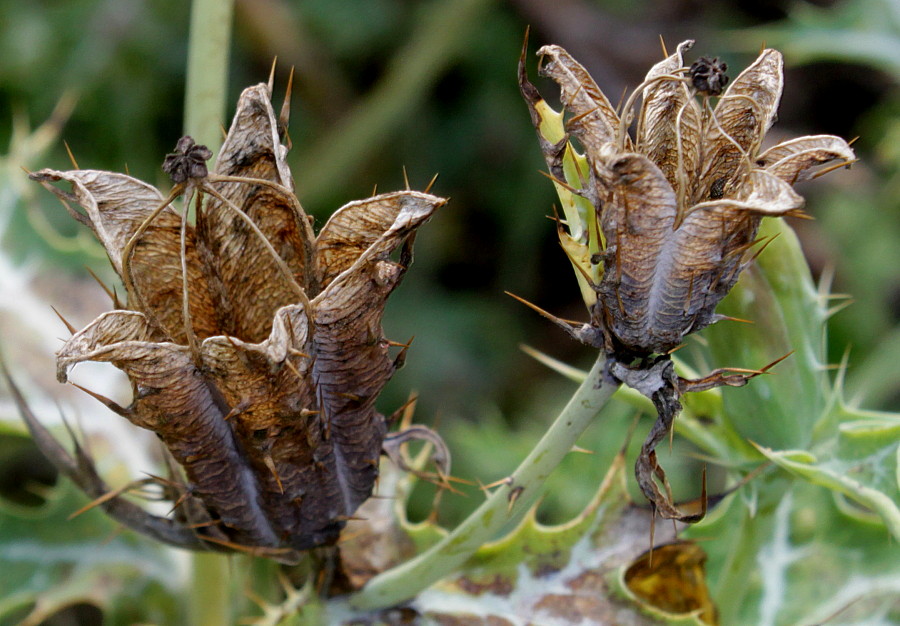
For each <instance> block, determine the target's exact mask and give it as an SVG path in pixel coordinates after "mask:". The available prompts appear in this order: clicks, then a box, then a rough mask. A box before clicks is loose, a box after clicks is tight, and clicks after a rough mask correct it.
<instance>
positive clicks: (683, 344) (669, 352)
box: [666, 343, 687, 354]
mask: <svg viewBox="0 0 900 626" xmlns="http://www.w3.org/2000/svg"><path fill="white" fill-rule="evenodd" d="M686 345H687V344H686V343H680V344H678V345H677V346H675V347H674V348H672V349H671V350H669V351H668V352H666V354H675V353H676V352H678V351H679V350H681V349H682V348H684V347H685V346H686Z"/></svg>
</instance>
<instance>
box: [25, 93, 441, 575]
mask: <svg viewBox="0 0 900 626" xmlns="http://www.w3.org/2000/svg"><path fill="white" fill-rule="evenodd" d="M270 97H271V86H267V85H265V84H261V85H257V86H255V87H250V88H248V89H246V90H245V91H244V92H243V94H242V95H241V98H240V101H239V103H238V107H237V112H236V114H235V117H234V121H233V122H232V125H231V130H230V131H229V133H228V136H227V138H226V139H225V143H224V145H223V147H222V150H221V153H220V155H219V157H218V160H217V162H216V166H215V169H214V173H212V174H208V173H207V170H206V164H205V161H206V159H208V158H209V157H210V156H211V155H210V151H209V150H208V149H207V148H205V147H204V146H198V145H196V144H195V143H194V141H193V140H192V139H191V138H190V137H184V138H182V139H181V140H180V141H179V142H178V146H177V148H176V151H175V153H173V154H170V155H168V156H167V157H166V160H165V164H164V166H163V167H164V169H165V170H166V172H167V173H169V174H170V175H171V177H172V180H173V181H175V182H176V183H177V184H176V186H175V188H174V189H173V190H172V192H171V193H170V194H168V197H164V196H163V194H161V193H160V192H159V191H157V190H156V189H154V188H153V187H151V186H150V185H147V184H145V183H143V182H141V181H139V180H136V179H134V178H131V177H130V176H126V175H123V174H118V173H113V172H103V171H95V170H74V171H68V172H63V171H56V170H50V169H45V170H41V171H39V172H35V173H34V174H32V175H31V178H32V179H33V180H36V181H39V182H41V183H43V184H44V186H45V187H47V188H48V189H50V190H51V191H52V192H53V193H55V194H56V195H57V196H58V197H59V198H60V199H61V200H62V202H63V204H64V205H65V206H66V208H67V209H68V211H69V212H70V213H71V215H72V216H73V217H74V218H75V219H77V220H78V221H80V222H81V223H83V224H85V225H87V226H89V227H90V228H91V229H93V231H94V232H95V234H96V235H97V237H98V238H99V239H100V241H101V243H102V244H103V245H104V247H105V248H106V252H107V254H108V256H109V259H110V261H111V262H112V265H113V267H114V268H115V270H116V272H117V273H118V274H119V276H120V277H121V278H122V281H123V283H124V285H125V291H126V297H127V302H126V303H125V304H124V305H122V304H120V303H118V301H116V303H115V304H116V310H113V311H110V312H107V313H104V314H103V315H101V316H100V317H98V318H97V319H96V320H94V321H93V322H91V323H90V324H89V325H88V326H87V327H86V328H84V329H83V330H80V331H78V332H76V333H74V335H73V336H72V337H71V338H70V339H69V340H68V341H67V342H66V343H65V345H64V346H63V347H62V349H60V351H59V352H58V355H57V358H58V361H57V363H58V377H59V379H60V380H61V381H65V380H66V379H67V376H68V372H69V369H70V368H71V367H72V366H73V365H75V364H77V363H79V362H82V361H108V362H111V363H113V364H114V365H115V366H116V367H118V368H119V369H121V370H123V371H124V372H125V373H126V374H127V375H128V377H129V379H130V381H131V384H132V389H133V392H134V398H133V401H132V403H131V405H130V406H128V407H122V406H119V405H117V404H115V403H114V402H113V401H111V400H108V399H106V398H102V397H99V396H96V397H98V398H99V399H100V400H101V401H103V402H104V403H105V404H106V405H107V406H108V407H110V408H112V409H113V410H114V411H116V412H117V413H119V414H120V415H122V416H124V417H126V418H127V419H129V420H130V421H131V422H132V423H134V424H136V425H138V426H141V427H143V428H146V429H149V430H151V431H153V432H155V433H156V434H157V435H158V436H159V438H160V439H161V440H162V442H163V444H164V445H165V447H166V449H167V450H168V453H170V455H171V459H172V460H174V461H175V462H176V463H172V464H171V467H172V476H171V477H170V478H169V479H165V480H164V479H159V481H158V482H159V484H160V485H161V486H162V487H163V490H164V492H165V494H166V496H167V497H168V498H169V499H171V500H172V501H174V518H161V517H157V516H153V515H150V514H148V513H146V512H144V511H143V510H141V509H138V508H137V507H135V506H134V505H132V504H131V503H129V502H128V501H126V500H122V499H121V498H118V497H115V498H109V497H108V496H107V495H104V494H105V493H106V492H107V491H108V490H107V489H106V488H105V486H104V485H103V483H102V481H101V480H100V478H99V477H98V476H97V474H96V472H95V471H94V469H93V465H92V464H91V462H90V459H88V458H87V457H86V455H85V454H84V453H83V451H82V450H81V449H80V448H76V456H77V459H76V460H74V461H73V460H72V458H71V457H69V456H68V454H67V453H66V452H65V451H64V450H63V449H62V448H61V447H60V446H59V445H58V444H56V443H55V442H54V441H52V439H50V437H49V435H48V434H47V433H46V431H44V430H42V429H41V428H40V426H39V424H37V422H36V421H35V420H34V419H33V418H31V419H28V421H29V426H30V427H31V428H32V431H33V432H35V438H36V440H37V441H38V443H39V444H40V445H42V447H43V448H44V450H45V452H47V453H48V455H49V456H51V458H52V459H53V460H54V461H55V462H56V463H57V465H58V466H60V467H61V468H63V470H64V471H65V472H66V473H68V474H69V475H71V476H72V478H73V479H75V481H76V482H78V483H79V484H80V485H81V486H82V487H83V488H84V489H85V490H86V491H88V493H89V494H90V495H92V496H94V497H97V498H98V500H99V501H100V502H102V505H103V506H104V508H106V509H107V511H109V512H110V513H111V514H112V515H113V516H115V517H116V518H117V519H119V520H120V521H122V522H123V523H125V524H127V525H129V526H131V527H133V528H136V529H137V530H140V531H142V532H145V533H147V534H150V535H152V536H154V537H156V538H159V539H162V540H164V541H167V542H169V543H172V544H174V545H178V546H182V547H188V548H193V549H221V550H249V551H252V552H253V553H255V554H260V555H263V556H269V557H272V558H276V559H279V560H281V561H284V562H294V561H296V560H297V558H299V551H301V550H305V549H308V548H311V547H315V546H321V545H327V544H331V543H333V542H334V541H335V540H336V539H337V537H338V534H339V532H340V530H341V528H342V527H343V525H344V523H345V520H347V519H348V518H349V517H350V516H352V515H353V514H354V512H355V511H356V509H357V507H359V505H360V504H361V503H362V502H363V501H364V500H366V499H367V498H368V497H369V495H370V494H371V492H372V488H373V484H374V482H375V479H376V477H377V475H378V462H379V457H380V455H381V453H382V450H383V448H385V447H387V448H388V450H387V451H389V452H392V453H393V456H395V457H396V456H397V455H396V450H393V449H392V447H396V446H397V445H399V443H401V442H402V441H404V440H405V439H407V438H409V437H418V438H423V437H424V438H428V439H430V440H432V441H433V442H434V443H436V444H437V445H438V446H442V444H441V442H440V441H439V439H438V438H437V437H436V436H435V435H434V434H433V433H430V431H427V429H424V428H423V427H416V428H415V430H414V432H412V433H411V434H409V435H406V434H403V433H399V434H395V435H391V436H388V435H387V434H386V431H387V425H388V424H387V420H386V419H385V417H384V416H383V415H381V414H380V413H378V412H377V411H376V409H375V400H376V398H377V397H378V394H379V392H380V391H381V389H382V388H383V387H384V385H385V384H386V383H387V381H388V380H389V379H390V377H391V376H392V374H393V373H394V371H395V370H396V368H397V367H399V366H400V364H401V363H402V361H403V356H404V352H405V347H404V348H403V350H401V351H400V352H399V354H392V351H393V350H394V348H392V346H398V345H400V344H396V343H394V342H391V341H388V340H387V339H386V338H385V337H384V334H383V330H382V328H381V317H382V314H383V311H384V306H385V302H386V300H387V297H388V296H389V295H390V294H391V292H392V291H393V290H394V288H395V287H397V285H398V284H399V283H400V281H401V279H402V277H403V275H404V274H405V272H406V270H407V268H408V267H409V264H410V262H411V260H412V242H413V237H414V234H415V231H416V229H417V228H418V227H419V226H421V225H422V224H423V223H425V222H426V221H427V220H428V219H429V218H430V217H431V215H432V213H433V212H434V211H435V210H436V209H437V208H438V207H440V206H441V205H443V204H444V203H445V200H444V199H442V198H439V197H436V196H433V195H430V194H428V193H427V192H426V193H420V192H416V191H408V190H407V191H400V192H395V193H385V194H381V195H378V196H375V197H372V198H368V199H365V200H360V201H356V202H351V203H350V204H348V205H346V206H344V207H343V208H341V209H340V210H338V211H337V212H336V213H335V214H334V215H333V216H332V218H331V219H330V220H329V221H328V223H327V224H325V226H324V227H323V228H322V229H321V231H320V232H319V234H318V236H315V235H314V233H313V230H312V226H311V219H310V218H309V217H308V216H307V215H306V214H305V213H304V211H303V209H302V208H301V206H300V203H299V201H298V200H297V197H296V195H295V194H294V184H293V180H292V178H291V174H290V170H289V169H288V165H287V163H286V161H285V157H286V154H287V147H286V146H285V145H283V144H282V139H283V136H282V135H283V133H284V129H285V128H286V125H287V116H286V114H285V113H282V119H281V120H277V121H276V117H275V114H274V111H273V108H272V104H271V102H270ZM58 181H64V182H67V183H69V184H70V185H71V191H67V190H64V189H61V188H59V187H58V186H56V185H54V184H52V183H56V182H58ZM180 194H184V206H183V208H182V211H181V212H180V213H179V211H177V210H176V209H175V208H174V207H173V205H172V204H171V203H172V201H173V200H174V199H175V198H176V197H177V196H178V195H180ZM72 203H74V204H78V205H80V206H81V207H82V208H83V212H81V211H77V210H76V209H74V208H72V207H71V204H72ZM192 203H193V206H194V207H195V210H196V225H193V224H191V223H190V222H189V221H188V219H187V209H188V207H189V206H191V204H192ZM395 250H399V255H398V256H397V257H396V258H393V259H392V257H391V255H392V253H393V252H394V251H395ZM440 452H441V454H442V455H443V456H442V458H448V457H446V450H444V449H443V448H442V447H441V448H440ZM179 466H180V467H179ZM442 469H443V470H444V471H446V470H447V468H446V467H443V468H442ZM101 496H102V498H101Z"/></svg>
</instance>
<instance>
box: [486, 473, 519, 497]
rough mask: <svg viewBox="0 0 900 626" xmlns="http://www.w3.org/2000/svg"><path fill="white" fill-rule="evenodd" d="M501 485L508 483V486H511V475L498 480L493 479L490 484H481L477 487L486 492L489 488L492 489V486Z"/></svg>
mask: <svg viewBox="0 0 900 626" xmlns="http://www.w3.org/2000/svg"><path fill="white" fill-rule="evenodd" d="M501 485H509V486H510V487H512V486H513V477H512V476H507V477H505V478H501V479H500V480H495V481H494V482H492V483H490V484H487V485H481V486H480V487H479V489H481V490H482V491H484V492H485V493H486V492H487V491H488V490H489V489H493V488H494V487H499V486H501Z"/></svg>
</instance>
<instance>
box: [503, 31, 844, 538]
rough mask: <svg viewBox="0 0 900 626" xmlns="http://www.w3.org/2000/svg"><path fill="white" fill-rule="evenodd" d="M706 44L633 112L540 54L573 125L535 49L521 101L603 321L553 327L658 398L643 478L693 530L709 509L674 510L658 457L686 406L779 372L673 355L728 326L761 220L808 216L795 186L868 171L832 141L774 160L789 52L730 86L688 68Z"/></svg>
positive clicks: (658, 502) (660, 505)
mask: <svg viewBox="0 0 900 626" xmlns="http://www.w3.org/2000/svg"><path fill="white" fill-rule="evenodd" d="M693 43H694V42H693V41H690V40H689V41H685V42H683V43H681V44H680V45H679V46H678V48H677V50H676V52H675V53H674V54H672V55H670V56H667V57H666V58H665V59H664V60H662V61H660V62H659V63H657V64H656V65H655V66H653V67H652V68H651V69H650V71H649V73H648V74H647V77H646V79H645V81H644V82H643V83H642V84H641V85H640V86H639V87H638V88H637V89H636V90H635V91H634V93H633V94H632V95H631V96H630V97H629V98H628V99H627V100H626V102H625V105H624V107H623V108H622V111H621V113H618V112H616V110H615V109H614V108H613V107H612V106H611V105H610V102H609V100H608V99H607V98H606V96H604V94H603V92H602V91H600V89H599V88H598V87H597V85H596V84H595V82H594V80H593V79H592V78H591V76H590V75H589V74H588V72H587V71H586V70H585V69H584V68H583V67H582V66H581V65H580V64H579V63H578V62H577V61H576V60H575V59H573V58H572V57H571V56H570V55H569V53H568V52H566V51H565V50H564V49H562V48H560V47H559V46H554V45H551V46H544V47H543V48H541V49H540V50H539V51H538V55H539V56H540V57H541V66H540V68H539V73H540V74H541V75H543V76H546V77H549V78H551V79H553V80H554V81H555V82H557V83H558V84H559V86H560V89H561V95H560V98H561V101H562V105H563V109H564V110H563V111H562V112H557V111H555V110H553V109H552V108H551V107H550V106H549V105H548V104H547V103H546V102H545V101H544V99H543V98H542V97H541V95H540V93H539V92H538V90H537V88H536V87H535V86H534V85H533V84H532V83H531V82H529V80H528V77H527V73H526V71H525V51H524V50H523V54H522V58H521V60H520V64H519V85H520V88H521V92H522V95H523V96H524V98H525V100H526V102H527V104H528V106H529V109H530V112H531V118H532V121H533V123H534V126H535V128H536V129H537V131H538V138H539V141H540V145H541V149H542V152H543V154H544V157H545V160H546V162H547V165H548V167H549V170H550V176H551V178H552V179H553V181H554V182H555V183H556V188H557V191H558V192H559V195H560V199H561V201H562V203H561V204H562V209H563V211H564V216H563V218H561V219H560V226H559V234H560V241H561V243H562V246H563V249H564V250H565V251H566V253H567V254H568V256H569V258H570V260H571V262H572V264H573V266H574V267H575V270H576V275H577V277H578V280H579V283H580V284H581V286H582V294H583V295H584V297H585V303H586V304H587V306H588V308H589V309H590V314H591V321H590V323H589V324H584V325H582V326H578V325H573V324H570V323H568V322H565V321H563V320H559V319H556V318H552V316H549V315H548V317H551V319H554V321H555V322H556V323H557V324H559V325H560V326H561V327H563V328H564V329H565V330H567V331H568V332H569V333H570V334H571V335H572V336H574V337H576V338H577V339H579V340H580V341H583V342H584V343H587V344H589V345H591V346H594V347H596V348H599V349H601V350H604V351H605V352H606V353H607V354H608V355H609V365H608V370H609V372H610V373H611V374H612V375H613V376H614V377H615V378H617V379H618V380H620V381H622V382H624V383H625V384H627V385H629V386H631V387H633V388H635V389H637V390H639V391H640V392H641V393H643V394H644V395H646V396H647V397H649V398H650V399H651V400H652V401H653V403H654V405H655V406H656V409H657V412H658V420H657V422H656V424H655V425H654V427H653V429H652V431H651V433H650V435H649V436H648V438H647V440H646V441H645V443H644V445H643V447H642V449H641V453H640V456H639V458H638V461H637V465H636V468H635V472H636V475H637V479H638V482H639V484H640V487H641V490H642V492H643V493H644V495H646V497H647V498H648V499H649V500H650V502H651V503H652V505H653V507H654V509H655V510H656V511H658V512H659V513H660V514H661V515H662V516H663V517H666V518H673V519H679V520H683V521H696V520H697V519H699V518H701V517H702V516H703V512H702V511H701V512H700V513H684V512H682V511H680V510H679V509H678V508H677V507H676V506H674V504H673V503H672V498H671V494H670V493H669V487H668V484H667V482H666V477H665V472H664V471H663V469H662V468H661V467H660V466H659V465H658V463H657V461H656V454H655V452H654V449H655V447H656V445H657V444H658V443H659V442H660V441H662V440H663V439H664V438H665V437H666V436H667V435H668V434H669V433H670V431H671V428H672V422H673V420H674V418H675V416H676V415H677V413H678V412H679V411H680V409H681V405H680V404H679V397H680V396H681V395H682V394H683V393H685V392H688V391H699V390H702V389H709V388H712V387H717V386H721V385H732V386H740V385H743V384H745V383H746V382H747V381H748V379H750V378H752V377H753V376H755V375H757V374H759V373H761V372H762V371H765V369H767V368H768V367H771V365H773V364H770V365H769V366H767V367H766V368H763V370H758V371H748V370H734V371H731V373H729V372H728V371H723V370H720V371H716V372H713V373H712V374H710V375H709V376H707V377H705V378H703V379H701V380H696V381H695V380H685V379H683V378H680V377H678V376H677V375H676V374H675V372H674V369H673V367H672V362H671V360H670V358H669V356H668V355H669V353H670V352H671V351H673V350H675V349H676V348H677V347H678V346H680V345H681V343H682V342H683V341H684V338H685V337H686V336H687V335H689V334H690V333H693V332H696V331H698V330H701V329H702V328H704V327H706V326H708V325H709V324H712V323H714V322H716V321H718V320H720V319H722V318H721V317H720V316H717V315H716V313H715V308H716V305H717V304H718V303H719V301H720V300H721V299H722V298H723V297H725V295H726V294H727V293H728V292H729V291H730V290H731V288H732V287H733V286H734V284H735V282H736V281H737V279H738V276H739V274H740V273H741V271H742V270H743V269H744V268H745V267H746V266H747V265H748V264H749V263H750V262H752V260H753V258H754V257H755V255H756V254H759V252H760V251H761V249H762V248H763V247H765V242H761V241H758V240H757V239H756V234H757V229H758V227H759V223H760V220H761V219H762V218H763V217H765V216H783V215H792V214H799V213H800V211H801V208H802V206H803V198H801V197H800V196H799V195H798V194H797V193H796V192H795V191H794V190H793V188H792V185H793V184H794V183H795V182H798V181H801V180H806V179H809V178H813V177H815V176H818V175H820V174H823V173H826V172H828V171H830V170H832V169H834V168H836V167H841V166H845V165H849V164H850V163H852V162H853V161H854V160H855V156H854V154H853V150H851V148H850V146H849V145H848V143H847V142H846V141H844V140H843V139H840V138H839V137H833V136H830V135H818V136H811V137H802V138H798V139H794V140H791V141H786V142H784V143H781V144H779V145H777V146H775V147H773V148H770V149H769V150H766V151H764V152H763V151H761V148H760V146H761V144H762V141H763V138H764V136H765V134H766V131H767V130H768V129H769V127H770V126H771V125H772V123H773V121H774V120H775V114H776V110H777V108H778V103H779V100H780V98H781V90H782V84H783V72H782V65H783V61H782V57H781V54H780V53H779V52H778V51H777V50H771V49H767V50H763V51H762V53H761V54H760V55H759V57H758V58H757V59H756V61H755V62H754V63H753V64H751V65H750V66H749V67H748V68H747V69H745V70H744V71H743V72H741V73H740V75H738V76H737V78H735V79H734V80H733V81H731V82H730V83H729V81H728V77H727V75H726V74H725V70H726V69H727V68H726V65H725V64H724V63H722V62H720V61H719V60H718V59H709V58H705V57H702V58H700V59H699V60H698V61H697V62H695V63H694V64H693V65H691V66H690V67H687V66H685V61H684V54H685V53H686V52H687V51H688V50H689V49H690V48H691V47H692V46H693ZM726 84H727V85H728V87H727V89H726V88H725V86H726ZM716 96H718V97H716ZM639 97H640V98H641V99H642V104H641V106H640V107H639V109H638V110H637V112H636V117H635V111H634V108H635V107H634V104H635V101H636V100H637V99H638V98H639ZM633 121H636V124H635V126H636V131H635V133H634V136H633V137H632V136H631V135H630V134H629V127H630V126H631V125H632V122H633ZM570 139H575V140H576V141H577V142H578V143H579V144H580V146H581V149H582V150H583V151H584V153H583V154H582V153H579V152H578V151H576V149H575V148H574V147H573V145H572V143H571V142H570ZM660 484H661V485H662V487H663V489H664V490H665V493H663V491H662V490H661V489H660Z"/></svg>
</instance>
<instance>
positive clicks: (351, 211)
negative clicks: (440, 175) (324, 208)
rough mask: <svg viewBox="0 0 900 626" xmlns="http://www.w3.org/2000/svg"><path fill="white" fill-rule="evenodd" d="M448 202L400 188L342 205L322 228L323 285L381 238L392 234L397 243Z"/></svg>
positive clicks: (320, 277) (320, 276)
mask: <svg viewBox="0 0 900 626" xmlns="http://www.w3.org/2000/svg"><path fill="white" fill-rule="evenodd" d="M444 203H445V200H443V199H442V198H438V197H436V196H431V195H428V194H424V193H419V192H417V191H398V192H394V193H387V194H382V195H380V196H375V197H373V198H367V199H366V200H358V201H356V202H351V203H349V204H347V205H345V206H343V207H341V208H340V209H338V210H337V211H336V212H335V213H334V215H332V216H331V219H329V220H328V222H327V223H326V224H325V226H323V227H322V230H321V231H320V232H319V237H318V240H317V242H316V260H317V262H318V268H317V273H318V282H319V284H320V285H321V286H322V288H325V287H327V286H328V285H329V284H331V281H332V280H334V278H335V277H336V276H337V275H338V274H340V273H341V272H343V271H344V270H346V269H347V268H349V267H350V266H351V265H353V264H354V263H355V262H356V261H357V260H358V259H359V257H360V255H361V254H362V253H363V252H365V251H366V250H367V249H368V248H369V247H370V246H372V245H373V244H374V243H375V242H376V241H378V240H379V238H381V237H384V236H386V235H390V237H391V240H392V241H394V242H396V238H397V237H398V236H399V237H402V236H404V234H405V233H408V232H410V229H414V228H416V227H417V226H418V225H419V224H421V223H423V222H424V221H425V220H427V219H428V218H429V217H430V216H431V214H432V213H433V212H434V211H435V210H436V209H437V208H438V207H440V206H442V205H443V204H444ZM393 245H395V243H388V244H387V246H388V247H392V246H393Z"/></svg>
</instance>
